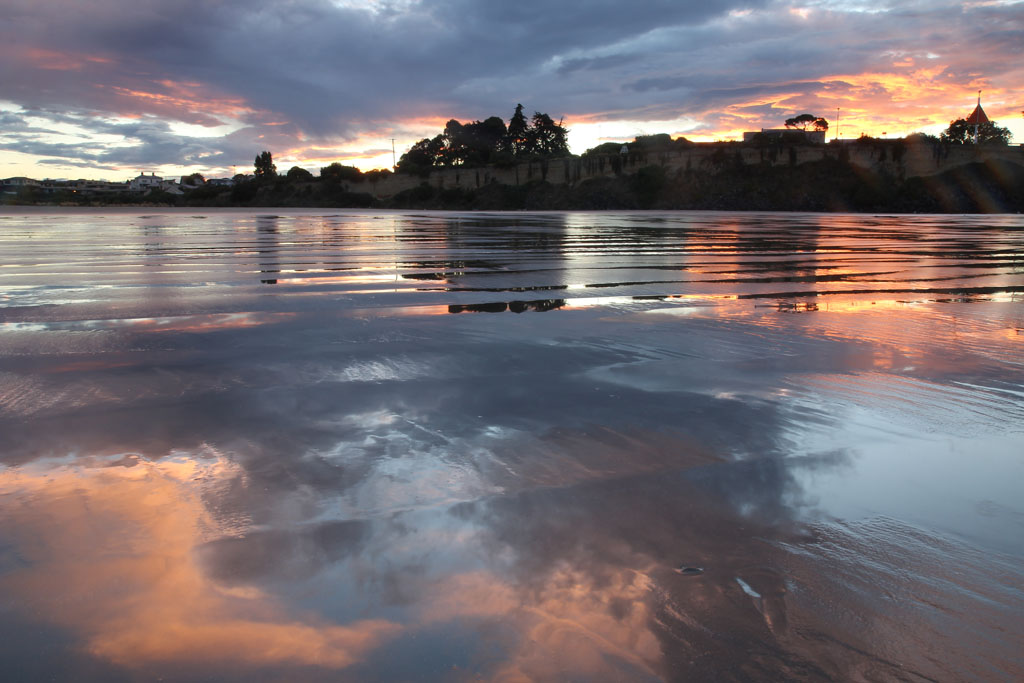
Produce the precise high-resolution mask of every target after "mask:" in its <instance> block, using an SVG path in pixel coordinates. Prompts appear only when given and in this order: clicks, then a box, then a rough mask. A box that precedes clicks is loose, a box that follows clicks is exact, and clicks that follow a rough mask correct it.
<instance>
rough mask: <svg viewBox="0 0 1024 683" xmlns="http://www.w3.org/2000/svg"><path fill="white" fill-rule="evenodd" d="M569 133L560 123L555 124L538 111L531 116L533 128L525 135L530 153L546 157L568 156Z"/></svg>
mask: <svg viewBox="0 0 1024 683" xmlns="http://www.w3.org/2000/svg"><path fill="white" fill-rule="evenodd" d="M568 134H569V131H568V130H566V129H565V127H564V126H563V125H562V122H561V121H559V122H558V123H555V122H554V121H553V120H552V118H551V117H550V116H548V115H547V114H542V113H540V112H539V111H538V112H535V113H534V114H533V126H531V127H530V130H529V132H528V134H527V137H528V138H529V140H530V148H531V149H530V151H532V152H535V153H536V154H539V155H541V156H546V157H560V156H568V155H569V142H568V138H567V136H568Z"/></svg>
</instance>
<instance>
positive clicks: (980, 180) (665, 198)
mask: <svg viewBox="0 0 1024 683" xmlns="http://www.w3.org/2000/svg"><path fill="white" fill-rule="evenodd" d="M383 206H386V207H388V208H404V209H412V208H416V209H445V210H461V211H465V210H488V211H496V210H506V211H511V210H525V211H565V210H638V209H641V210H649V209H654V210H719V211H814V212H819V211H820V212H887V213H888V212H891V213H1019V212H1024V166H1021V165H1019V164H1013V163H1009V162H990V163H987V164H980V163H976V164H968V165H965V166H960V167H957V168H954V169H951V170H949V171H946V172H944V173H941V174H938V175H934V176H925V177H913V178H908V179H906V180H901V179H899V178H896V177H894V176H892V175H889V174H886V173H884V172H879V171H871V170H868V169H865V168H863V167H859V166H854V165H852V164H850V163H849V162H848V161H846V160H845V159H841V158H830V159H822V160H819V161H813V162H808V163H804V164H800V165H795V166H784V165H775V166H770V165H754V164H743V163H741V162H740V161H738V160H734V159H731V158H730V156H729V155H728V154H723V155H722V158H721V159H720V160H718V163H715V164H714V165H709V166H707V167H701V168H695V169H692V170H686V169H678V170H668V169H666V168H665V167H663V166H659V165H646V166H638V167H636V168H633V169H628V170H626V169H623V172H622V174H621V175H618V176H616V177H598V178H591V179H588V180H584V181H582V182H580V183H577V184H575V185H552V184H550V183H546V182H540V181H535V182H531V183H527V184H524V185H516V186H511V185H500V184H490V185H484V186H482V187H480V188H478V189H464V188H437V187H433V186H430V185H427V184H426V183H424V184H422V185H420V186H419V187H416V188H413V189H410V190H406V191H405V192H402V193H399V194H398V195H396V196H395V197H393V198H392V199H391V200H389V201H388V202H387V203H386V204H383Z"/></svg>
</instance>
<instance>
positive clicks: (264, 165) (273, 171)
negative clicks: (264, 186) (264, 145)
mask: <svg viewBox="0 0 1024 683" xmlns="http://www.w3.org/2000/svg"><path fill="white" fill-rule="evenodd" d="M255 167H256V170H255V175H256V177H257V178H259V179H260V180H267V179H269V178H274V177H276V176H277V166H275V165H274V157H273V156H272V155H271V154H270V152H268V151H266V150H264V151H262V152H260V153H259V154H257V155H256V161H255Z"/></svg>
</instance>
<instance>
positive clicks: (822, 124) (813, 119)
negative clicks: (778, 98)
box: [784, 114, 828, 131]
mask: <svg viewBox="0 0 1024 683" xmlns="http://www.w3.org/2000/svg"><path fill="white" fill-rule="evenodd" d="M784 125H785V126H786V128H798V129H800V130H807V129H808V128H809V127H810V128H813V129H814V130H816V131H826V130H828V121H826V120H825V119H824V118H822V117H820V116H815V115H814V114H800V116H794V117H793V118H791V119H786V122H785V124H784Z"/></svg>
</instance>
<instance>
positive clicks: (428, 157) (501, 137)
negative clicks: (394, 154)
mask: <svg viewBox="0 0 1024 683" xmlns="http://www.w3.org/2000/svg"><path fill="white" fill-rule="evenodd" d="M568 132H569V131H568V130H566V128H565V127H564V126H563V125H562V123H561V121H559V122H558V123H555V122H554V121H553V120H552V119H551V117H550V116H548V115H547V114H542V113H540V112H537V113H535V114H534V115H533V119H532V125H531V122H530V121H527V119H526V117H525V116H524V115H523V105H521V104H519V105H516V111H515V114H513V115H512V118H511V120H510V121H509V125H508V126H507V127H506V126H505V122H504V121H503V120H502V119H501V118H500V117H497V116H491V117H490V118H487V119H484V120H483V121H473V122H472V123H460V122H459V121H457V120H455V119H450V120H449V121H448V122H447V123H446V124H445V127H444V132H442V133H441V134H440V135H438V136H436V137H434V138H423V139H422V140H420V141H419V142H417V143H416V144H415V145H413V146H412V147H411V148H410V149H409V151H407V152H406V153H405V154H403V155H402V158H401V159H400V160H399V162H398V171H399V172H402V173H417V174H426V173H429V172H430V169H432V168H436V167H438V166H460V165H471V166H483V165H486V164H494V163H497V164H503V163H508V162H510V161H511V160H512V159H514V158H516V157H525V156H548V157H551V156H566V155H568V154H569V144H568V141H567V135H568Z"/></svg>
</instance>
